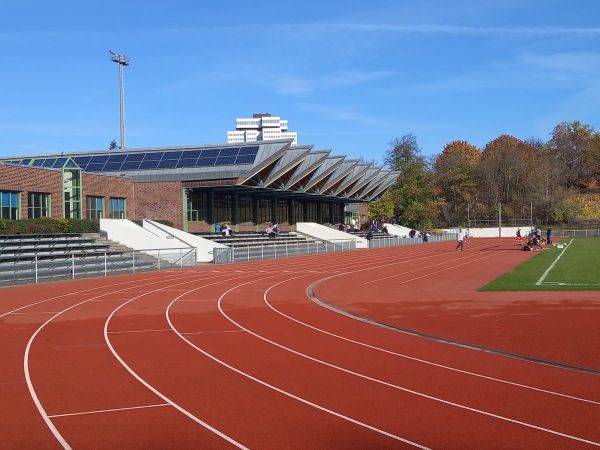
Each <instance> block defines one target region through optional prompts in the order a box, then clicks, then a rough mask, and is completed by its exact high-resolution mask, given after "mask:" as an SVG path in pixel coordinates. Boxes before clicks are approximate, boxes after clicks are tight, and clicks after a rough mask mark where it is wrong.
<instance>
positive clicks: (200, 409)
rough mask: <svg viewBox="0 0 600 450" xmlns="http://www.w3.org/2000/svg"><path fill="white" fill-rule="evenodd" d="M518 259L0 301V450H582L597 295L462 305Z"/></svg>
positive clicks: (18, 291) (334, 263)
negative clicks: (266, 449)
mask: <svg viewBox="0 0 600 450" xmlns="http://www.w3.org/2000/svg"><path fill="white" fill-rule="evenodd" d="M518 248H519V247H516V246H515V245H514V242H513V241H512V239H505V240H502V239H475V240H472V241H471V242H469V243H465V251H464V252H456V251H454V244H453V243H452V242H446V243H429V244H420V245H413V246H409V247H395V248H385V249H377V250H363V251H356V252H349V253H334V254H327V255H317V256H309V257H298V258H289V259H285V260H282V259H278V260H271V261H262V262H251V263H243V264H239V263H238V264H234V265H227V266H204V267H199V268H196V269H184V270H178V271H170V272H155V273H144V274H137V275H129V276H115V277H108V278H101V279H100V278H98V279H86V280H76V281H69V282H59V283H48V284H43V285H34V286H25V287H11V288H3V289H0V355H1V357H2V366H1V367H2V371H1V372H0V411H1V421H0V434H1V436H2V439H1V440H0V448H7V449H21V448H22V449H46V448H48V449H52V448H57V449H60V448H75V449H91V448H100V449H109V448H110V449H115V448H119V449H135V448H139V449H142V448H143V449H161V448H176V449H188V448H211V449H212V448H228V449H229V448H255V449H259V448H260V449H262V448H268V449H294V448H301V449H308V448H310V449H319V448H323V449H325V448H326V449H366V448H369V449H388V448H394V449H399V448H436V449H495V448H498V449H507V448H511V449H519V448H523V449H575V448H576V449H580V448H581V449H583V448H598V447H600V347H599V342H600V332H599V327H598V324H600V294H599V293H598V292H590V291H588V292H513V293H506V292H505V293H478V292H476V290H477V288H479V287H480V286H482V285H483V284H485V283H486V282H488V281H490V280H492V279H494V278H496V277H497V276H499V275H500V274H502V273H505V272H506V271H508V270H510V269H512V268H513V267H515V266H517V265H518V264H520V263H521V262H522V261H524V260H525V259H527V258H530V257H531V256H533V255H534V254H535V252H523V251H518ZM402 330H404V331H402ZM407 331H408V332H407Z"/></svg>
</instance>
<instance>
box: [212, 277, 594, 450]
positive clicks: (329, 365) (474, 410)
mask: <svg viewBox="0 0 600 450" xmlns="http://www.w3.org/2000/svg"><path fill="white" fill-rule="evenodd" d="M233 289H235V288H232V289H231V290H233ZM226 294H227V292H226V293H224V294H223V296H225V295H226ZM219 311H221V314H223V316H224V317H225V318H227V319H228V320H229V321H230V322H231V323H233V324H234V325H236V326H238V327H240V328H241V329H242V330H245V331H247V332H248V333H249V334H251V335H252V336H255V337H256V338H258V339H261V340H263V341H265V342H267V343H269V344H271V345H274V346H275V347H278V348H281V349H283V350H286V351H288V352H290V353H293V354H295V355H298V356H300V357H303V358H306V359H308V360H310V361H314V362H316V363H319V364H322V365H324V366H327V367H330V368H332V369H336V370H339V371H341V372H344V373H347V374H350V375H354V376H356V377H359V378H362V379H365V380H368V381H373V382H375V383H377V384H381V385H383V386H388V387H391V388H394V389H398V390H400V391H403V392H407V393H409V394H413V395H417V396H419V397H423V398H426V399H429V400H433V401H435V402H439V403H443V404H446V405H449V406H454V407H456V408H460V409H464V410H466V411H471V412H474V413H477V414H482V415H484V416H488V417H492V418H495V419H500V420H503V421H506V422H510V423H514V424H518V425H522V426H524V427H527V428H532V429H535V430H539V431H543V432H546V433H550V434H554V435H556V436H561V437H564V438H567V439H573V440H575V441H579V442H584V443H586V444H591V445H595V446H597V447H600V442H594V441H590V440H587V439H583V438H580V437H577V436H572V435H570V434H565V433H561V432H559V431H555V430H551V429H549V428H544V427H540V426H537V425H533V424H531V423H527V422H523V421H520V420H516V419H511V418H510V417H505V416H501V415H498V414H494V413H490V412H487V411H483V410H481V409H477V408H472V407H470V406H466V405H461V404H460V403H455V402H451V401H449V400H444V399H442V398H439V397H434V396H432V395H428V394H425V393H423V392H418V391H415V390H412V389H408V388H405V387H402V386H398V385H395V384H393V383H388V382H387V381H383V380H379V379H377V378H373V377H370V376H368V375H364V374H361V373H358V372H354V371H352V370H348V369H345V368H344V367H340V366H336V365H335V364H331V363H328V362H326V361H323V360H320V359H317V358H314V357H312V356H309V355H306V354H304V353H301V352H298V351H296V350H293V349H291V348H289V347H285V346H284V345H281V344H279V343H277V342H274V341H272V340H270V339H267V338H265V337H263V336H261V335H259V334H257V333H254V332H253V331H251V330H249V329H247V328H245V327H244V326H242V325H241V324H239V323H237V322H236V321H235V320H233V319H232V318H231V317H229V316H228V315H227V314H226V313H225V311H223V309H222V308H221V301H220V300H219Z"/></svg>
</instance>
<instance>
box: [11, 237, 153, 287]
mask: <svg viewBox="0 0 600 450" xmlns="http://www.w3.org/2000/svg"><path fill="white" fill-rule="evenodd" d="M156 264H157V260H156V258H152V257H148V256H137V255H136V257H135V259H134V257H133V251H132V250H131V249H128V248H127V247H124V246H121V245H119V244H116V243H114V242H112V241H109V240H106V239H101V238H100V236H99V235H90V234H86V235H84V234H80V233H56V234H18V235H0V286H2V285H8V284H18V283H31V282H36V281H40V280H49V279H54V278H70V277H73V276H74V275H75V274H76V276H77V277H81V276H95V275H96V276H97V275H107V274H109V273H110V274H112V273H123V272H131V271H141V270H150V269H152V268H153V267H154V266H156ZM163 264H164V263H163Z"/></svg>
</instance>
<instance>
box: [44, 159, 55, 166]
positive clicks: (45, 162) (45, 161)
mask: <svg viewBox="0 0 600 450" xmlns="http://www.w3.org/2000/svg"><path fill="white" fill-rule="evenodd" d="M55 162H56V158H48V159H46V160H44V164H42V167H52V166H53V164H54V163H55Z"/></svg>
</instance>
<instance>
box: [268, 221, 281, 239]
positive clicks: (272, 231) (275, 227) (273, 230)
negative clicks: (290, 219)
mask: <svg viewBox="0 0 600 450" xmlns="http://www.w3.org/2000/svg"><path fill="white" fill-rule="evenodd" d="M265 233H266V234H267V236H269V237H270V238H271V239H275V238H276V237H279V224H278V223H274V224H272V225H271V226H269V227H267V229H266V230H265Z"/></svg>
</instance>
